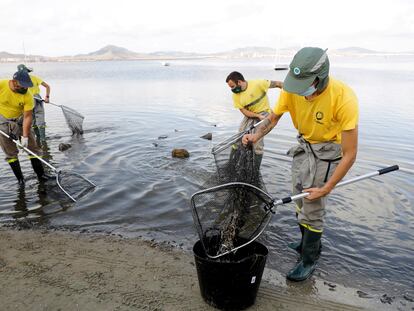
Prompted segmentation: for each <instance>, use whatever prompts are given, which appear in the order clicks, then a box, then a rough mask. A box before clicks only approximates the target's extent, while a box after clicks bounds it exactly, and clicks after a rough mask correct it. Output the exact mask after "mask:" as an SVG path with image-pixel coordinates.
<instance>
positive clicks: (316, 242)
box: [286, 228, 322, 282]
mask: <svg viewBox="0 0 414 311" xmlns="http://www.w3.org/2000/svg"><path fill="white" fill-rule="evenodd" d="M321 237H322V232H314V231H310V230H309V229H307V228H304V233H303V243H302V258H301V260H300V261H299V263H298V264H297V265H296V266H295V267H294V268H293V269H292V270H290V271H289V273H288V274H287V275H286V278H287V279H288V280H290V281H295V282H300V281H304V280H306V279H307V278H309V277H310V276H311V275H312V273H313V271H314V270H315V267H316V263H317V260H318V256H319V250H320V244H321Z"/></svg>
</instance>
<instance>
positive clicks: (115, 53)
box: [0, 45, 414, 62]
mask: <svg viewBox="0 0 414 311" xmlns="http://www.w3.org/2000/svg"><path fill="white" fill-rule="evenodd" d="M299 49H300V47H298V46H294V47H289V48H281V49H278V50H277V49H276V48H271V47H261V46H250V47H244V48H237V49H233V50H229V51H222V52H217V53H192V52H181V51H157V52H152V53H137V52H134V51H131V50H128V49H126V48H124V47H119V46H116V45H107V46H104V47H103V48H101V49H99V50H96V51H93V52H90V53H86V54H77V55H73V56H59V57H47V56H40V55H26V56H25V55H23V54H12V53H8V52H5V51H3V52H0V62H45V61H106V60H173V59H198V58H224V59H239V58H246V59H249V58H272V59H274V58H275V57H276V53H278V54H279V56H281V57H284V58H286V57H289V58H290V57H292V56H293V55H294V54H295V53H296V51H298V50H299ZM329 53H330V54H331V55H339V56H354V55H359V56H361V55H362V56H364V55H396V54H405V55H414V52H408V53H407V52H405V53H391V52H378V51H373V50H369V49H365V48H361V47H347V48H341V49H332V50H329Z"/></svg>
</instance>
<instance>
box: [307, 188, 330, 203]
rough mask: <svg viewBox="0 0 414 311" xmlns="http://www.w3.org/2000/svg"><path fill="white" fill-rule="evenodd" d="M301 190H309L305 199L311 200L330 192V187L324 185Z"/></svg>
mask: <svg viewBox="0 0 414 311" xmlns="http://www.w3.org/2000/svg"><path fill="white" fill-rule="evenodd" d="M302 192H309V195H308V196H307V197H306V198H305V199H306V200H309V201H313V200H317V199H319V198H322V197H324V196H326V195H328V194H329V193H330V192H331V189H329V188H328V187H325V186H324V187H322V188H308V189H303V191H302Z"/></svg>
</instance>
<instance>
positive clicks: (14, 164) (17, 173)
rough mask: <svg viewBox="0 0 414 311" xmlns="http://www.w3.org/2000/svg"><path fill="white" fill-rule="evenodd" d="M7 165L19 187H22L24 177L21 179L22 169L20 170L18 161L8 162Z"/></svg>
mask: <svg viewBox="0 0 414 311" xmlns="http://www.w3.org/2000/svg"><path fill="white" fill-rule="evenodd" d="M9 164H10V167H11V169H12V171H13V173H14V176H16V178H17V182H18V183H19V185H24V177H23V173H22V169H21V168H20V162H19V160H16V161H14V162H10V163H9Z"/></svg>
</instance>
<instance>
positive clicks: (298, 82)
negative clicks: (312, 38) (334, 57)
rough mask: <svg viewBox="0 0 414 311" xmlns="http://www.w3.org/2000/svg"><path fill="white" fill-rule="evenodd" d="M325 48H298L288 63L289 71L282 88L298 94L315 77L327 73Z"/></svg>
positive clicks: (321, 76) (321, 77) (320, 76)
mask: <svg viewBox="0 0 414 311" xmlns="http://www.w3.org/2000/svg"><path fill="white" fill-rule="evenodd" d="M326 51H327V49H326V50H322V49H321V48H315V47H305V48H302V49H300V50H299V51H298V52H297V53H296V54H295V56H294V57H293V60H292V62H291V63H290V65H289V69H290V70H289V72H288V74H287V75H286V78H285V81H284V83H283V89H284V90H285V91H286V92H289V93H296V94H300V93H303V92H304V91H306V90H307V89H308V88H309V87H310V86H311V85H312V83H313V82H314V81H315V79H316V78H317V77H319V79H323V78H325V77H327V76H328V74H329V59H328V55H327V54H326Z"/></svg>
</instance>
